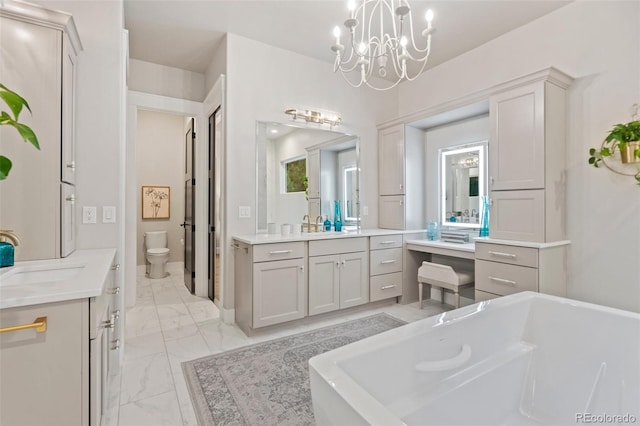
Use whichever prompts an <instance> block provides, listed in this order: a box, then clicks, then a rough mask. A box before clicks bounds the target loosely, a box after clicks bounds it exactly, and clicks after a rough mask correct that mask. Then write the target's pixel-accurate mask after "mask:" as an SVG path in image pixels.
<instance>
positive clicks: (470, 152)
mask: <svg viewBox="0 0 640 426" xmlns="http://www.w3.org/2000/svg"><path fill="white" fill-rule="evenodd" d="M486 185H487V141H481V142H474V143H471V144H465V145H460V146H455V147H451V148H446V149H441V150H440V223H441V224H442V225H443V226H451V227H460V228H479V227H480V214H481V212H480V205H481V200H482V196H483V195H486V194H487V186H486Z"/></svg>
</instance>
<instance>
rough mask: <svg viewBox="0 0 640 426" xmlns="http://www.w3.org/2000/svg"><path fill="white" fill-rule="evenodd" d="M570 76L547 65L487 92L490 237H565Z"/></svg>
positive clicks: (558, 238)
mask: <svg viewBox="0 0 640 426" xmlns="http://www.w3.org/2000/svg"><path fill="white" fill-rule="evenodd" d="M571 81H572V79H571V78H570V77H569V76H567V75H565V74H563V73H561V72H560V71H557V70H555V69H553V68H550V69H548V70H545V71H544V72H540V73H537V74H535V75H533V76H532V78H531V79H530V80H529V81H526V80H525V81H523V82H522V83H521V84H519V85H517V86H515V87H512V88H510V89H507V90H505V91H503V92H500V93H497V94H494V95H492V96H491V97H490V100H489V101H490V119H491V136H490V139H489V190H490V197H491V200H492V206H491V216H490V226H489V229H490V235H491V237H492V238H496V239H504V240H516V241H531V242H540V243H542V242H550V241H556V240H561V239H563V238H564V236H565V233H566V230H565V198H564V197H565V196H564V194H565V191H564V188H565V183H566V176H565V173H566V172H565V171H566V166H565V155H566V154H565V150H566V144H565V136H566V100H565V98H566V90H567V88H568V87H569V84H571Z"/></svg>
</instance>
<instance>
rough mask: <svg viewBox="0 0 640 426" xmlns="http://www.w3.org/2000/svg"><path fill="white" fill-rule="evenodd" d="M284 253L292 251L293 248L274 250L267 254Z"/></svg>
mask: <svg viewBox="0 0 640 426" xmlns="http://www.w3.org/2000/svg"><path fill="white" fill-rule="evenodd" d="M286 253H293V250H274V251H270V252H269V254H286Z"/></svg>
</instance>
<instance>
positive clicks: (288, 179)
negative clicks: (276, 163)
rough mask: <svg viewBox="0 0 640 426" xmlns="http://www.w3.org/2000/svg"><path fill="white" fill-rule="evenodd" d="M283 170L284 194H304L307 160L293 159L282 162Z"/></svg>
mask: <svg viewBox="0 0 640 426" xmlns="http://www.w3.org/2000/svg"><path fill="white" fill-rule="evenodd" d="M282 166H283V169H284V192H285V193H290V192H304V191H306V189H307V185H306V180H307V179H306V178H307V160H306V158H304V157H302V158H295V159H291V160H286V161H283V162H282Z"/></svg>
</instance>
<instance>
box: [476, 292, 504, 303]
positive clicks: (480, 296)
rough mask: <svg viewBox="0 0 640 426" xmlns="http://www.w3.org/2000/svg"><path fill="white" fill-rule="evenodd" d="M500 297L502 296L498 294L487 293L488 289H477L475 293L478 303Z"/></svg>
mask: <svg viewBox="0 0 640 426" xmlns="http://www.w3.org/2000/svg"><path fill="white" fill-rule="evenodd" d="M498 297H500V296H498V295H497V294H493V293H487V292H486V291H482V290H476V294H475V300H476V303H478V302H483V301H485V300H491V299H497V298H498Z"/></svg>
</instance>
